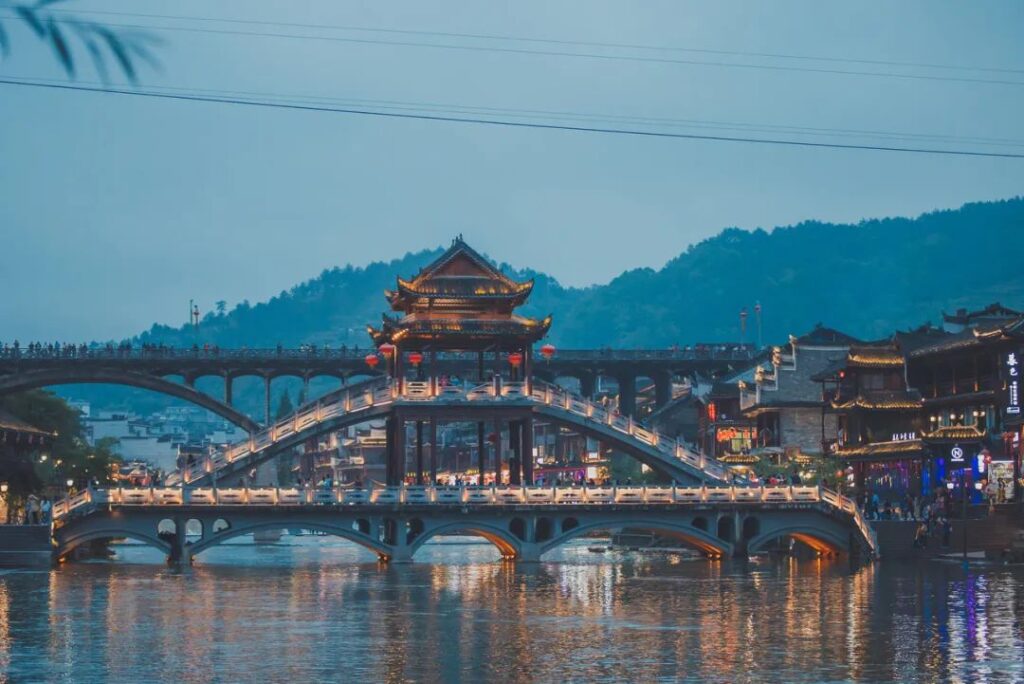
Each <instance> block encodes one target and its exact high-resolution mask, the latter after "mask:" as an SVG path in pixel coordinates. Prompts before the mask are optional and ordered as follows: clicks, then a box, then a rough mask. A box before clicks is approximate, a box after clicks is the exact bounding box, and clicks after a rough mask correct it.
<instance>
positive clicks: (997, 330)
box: [908, 316, 1024, 357]
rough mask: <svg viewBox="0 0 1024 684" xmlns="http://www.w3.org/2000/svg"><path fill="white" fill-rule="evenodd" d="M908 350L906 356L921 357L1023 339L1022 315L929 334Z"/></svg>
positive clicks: (1023, 324)
mask: <svg viewBox="0 0 1024 684" xmlns="http://www.w3.org/2000/svg"><path fill="white" fill-rule="evenodd" d="M929 337H931V339H924V340H922V341H920V343H919V344H918V345H916V346H914V348H913V349H911V350H910V351H909V352H908V356H911V357H921V356H928V355H930V354H940V353H945V352H955V351H960V350H966V349H972V348H976V347H982V346H984V345H987V344H997V343H999V342H1003V341H1008V340H1012V341H1016V342H1020V341H1024V316H1020V317H1018V318H1016V319H1014V320H1012V321H1009V322H1006V321H1004V322H1002V323H988V324H986V325H979V326H977V327H973V328H966V329H964V330H962V331H960V332H958V333H947V334H945V335H944V336H941V337H939V336H929Z"/></svg>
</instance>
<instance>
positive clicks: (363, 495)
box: [53, 485, 877, 549]
mask: <svg viewBox="0 0 1024 684" xmlns="http://www.w3.org/2000/svg"><path fill="white" fill-rule="evenodd" d="M467 504H477V505H488V506H506V505H557V506H567V507H571V506H579V505H595V504H598V505H623V506H628V505H654V504H661V505H672V506H675V505H684V506H685V505H709V504H723V505H743V504H748V505H769V506H792V505H817V506H822V507H825V508H827V509H838V510H840V511H842V512H844V513H846V514H849V515H850V516H851V517H852V519H853V521H854V524H855V525H856V526H857V529H858V530H859V531H860V532H861V534H862V535H863V536H864V538H865V539H866V540H867V541H868V543H869V544H870V545H871V547H872V549H877V542H876V541H875V536H874V531H873V530H872V529H871V528H870V527H869V526H868V525H867V522H866V521H865V519H864V517H863V516H862V515H861V512H860V510H859V509H858V508H857V506H856V505H855V503H854V502H853V501H852V500H851V499H848V498H846V497H844V496H843V495H841V494H838V493H836V492H833V491H830V490H827V489H824V488H822V487H676V486H671V487H668V486H658V487H645V486H626V487H620V486H607V487H586V486H584V487H539V486H522V487H520V486H511V487H495V486H491V487H434V486H413V487H407V486H404V485H403V486H398V487H380V488H371V489H348V488H343V487H337V488H332V489H323V488H315V489H313V488H294V487H293V488H280V487H261V488H248V487H234V488H220V489H218V488H214V487H196V488H190V487H184V488H178V487H148V488H142V487H139V488H123V487H119V488H112V489H93V488H87V489H84V490H82V491H81V492H78V493H76V494H75V495H74V496H72V497H70V498H66V499H64V500H63V501H58V502H56V503H55V504H54V506H53V519H54V521H55V522H57V523H58V524H61V523H62V522H63V521H64V520H65V519H66V518H68V517H69V516H70V515H71V514H73V513H88V512H90V511H92V510H94V509H95V508H96V507H100V506H123V507H156V508H166V507H173V506H188V505H201V506H228V507H233V506H254V507H268V506H269V507H276V506H355V505H370V506H376V505H379V506H464V505H467Z"/></svg>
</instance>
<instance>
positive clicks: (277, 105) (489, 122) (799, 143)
mask: <svg viewBox="0 0 1024 684" xmlns="http://www.w3.org/2000/svg"><path fill="white" fill-rule="evenodd" d="M0 85H13V86H22V87H32V88H48V89H53V90H62V91H73V92H90V93H106V94H112V95H131V96H135V97H150V98H157V99H164V100H181V101H186V102H208V103H216V104H234V105H247V106H251V107H266V108H272V109H288V110H298V111H307V112H331V113H335V114H350V115H357V116H374V117H381V118H390V119H411V120H420V121H437V122H448V123H464V124H478V125H486V126H503V127H509V128H531V129H542V130H557V131H573V132H578V133H604V134H609V135H632V136H640V137H650V138H675V139H682V140H707V141H714V142H740V143H753V144H761V145H789V146H794V147H818V148H828V149H842V150H869V151H876V152H907V153H917V154H937V155H953V156H964V157H998V158H1006V159H1024V154H1016V153H1012V152H984V151H978V150H944V149H937V148H924V147H898V146H885V145H857V144H847V143H828V142H810V141H803V140H784V139H772V138H748V137H741V136H723V135H699V134H692V133H674V132H669V131H646V130H639V129H625V128H599V127H592V126H567V125H564V124H551V123H535V122H525V121H508V120H502V119H481V118H474V117H458V116H441V115H429V114H408V113H399V112H385V111H379V110H370V109H352V108H340V107H326V106H316V105H303V104H293V103H285V102H268V101H261V100H244V99H237V98H228V97H210V96H202V95H185V94H174V93H155V92H146V91H137V90H121V89H116V88H97V87H89V86H81V85H69V84H56V83H43V82H38V81H17V80H11V79H0Z"/></svg>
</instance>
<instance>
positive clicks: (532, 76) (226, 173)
mask: <svg viewBox="0 0 1024 684" xmlns="http://www.w3.org/2000/svg"><path fill="white" fill-rule="evenodd" d="M62 6H65V7H67V8H68V9H69V10H72V9H73V10H76V11H78V12H79V13H80V15H79V16H81V17H82V18H88V19H92V20H98V21H105V22H107V23H110V24H125V25H133V26H138V25H141V26H145V27H147V28H148V29H149V30H151V31H152V32H154V33H158V34H159V35H160V36H161V37H162V38H163V40H164V41H165V42H164V44H163V45H162V46H160V47H159V48H158V49H157V51H158V53H159V55H160V57H161V60H162V62H163V68H162V71H160V72H156V71H153V70H151V69H148V68H145V67H143V68H142V84H141V88H143V89H145V88H151V89H162V88H167V89H181V90H173V91H166V92H196V91H203V92H204V93H205V92H206V91H207V90H208V91H211V92H213V93H215V94H223V93H250V94H251V93H258V94H259V96H260V97H261V98H262V99H281V98H289V99H291V100H297V99H303V100H306V101H311V99H312V98H322V99H320V100H317V102H320V103H324V102H328V100H329V104H331V106H338V105H341V104H344V103H348V104H352V103H357V104H359V105H360V106H363V107H370V108H374V109H380V108H383V107H404V108H406V109H403V110H402V111H424V110H425V109H426V108H427V107H428V106H430V107H433V108H434V109H443V110H446V111H451V110H454V109H463V108H494V109H497V110H502V112H503V113H502V114H500V116H501V117H502V118H508V117H510V116H512V115H514V114H515V113H509V112H508V111H507V110H544V111H546V112H561V113H567V112H568V113H572V114H575V115H581V114H582V115H587V116H590V117H596V119H593V120H586V121H583V120H581V119H568V118H561V119H557V118H556V116H555V115H553V114H545V115H534V116H535V117H536V119H537V120H540V119H543V120H544V121H547V122H551V121H563V122H567V123H572V124H579V123H584V124H592V125H597V126H605V127H608V126H611V127H628V128H637V127H641V128H644V127H645V128H647V129H651V128H652V127H653V128H657V129H659V130H672V131H677V132H690V133H705V134H706V133H711V134H722V135H748V136H754V137H787V138H792V139H801V140H829V141H837V142H843V143H850V142H853V143H871V144H879V143H882V144H896V145H912V146H932V147H955V148H970V149H986V150H1000V151H1011V152H1024V131H1022V130H1021V127H1022V124H1021V122H1022V121H1024V42H1022V41H1021V40H1020V29H1021V27H1024V3H1022V2H1020V1H1019V0H1005V1H1003V2H997V1H992V2H986V3H984V4H980V3H959V2H932V1H930V0H929V1H917V2H910V1H907V2H900V3H860V2H846V3H839V2H833V3H821V2H819V1H818V0H773V1H772V2H724V1H720V0H704V1H701V2H697V1H683V0H660V1H659V0H640V1H633V2H624V1H622V0H619V1H617V2H611V1H604V0H560V1H557V2H551V1H550V0H517V1H516V2H508V3H481V2H475V1H472V0H462V1H456V0H448V1H444V0H406V1H402V2H380V1H379V0H375V1H372V2H371V1H369V0H363V1H356V2H345V3H339V2H331V1H330V0H215V1H210V0H206V1H202V0H175V1H174V2H171V1H169V0H163V1H161V0H70V1H69V2H67V3H66V5H62ZM90 11H103V12H112V14H90V13H89V12H90ZM125 13H132V14H131V15H129V14H125ZM0 14H6V13H5V12H2V11H0ZM138 14H148V15H173V16H176V17H186V18H187V19H167V18H156V17H153V16H149V17H143V16H137V15H138ZM213 18H226V19H233V20H246V21H249V22H272V23H217V22H213V21H209V20H210V19H213ZM288 24H292V25H288ZM294 24H305V25H310V26H311V27H310V28H304V27H300V26H294ZM5 26H7V27H8V31H9V32H10V33H11V40H12V43H13V45H12V48H13V50H12V56H11V57H10V58H9V59H8V60H6V61H4V62H0V78H19V79H33V80H39V79H53V80H58V81H59V80H62V79H63V78H64V76H63V73H62V72H61V71H60V69H59V67H58V66H57V64H56V61H55V60H54V59H53V57H52V55H51V54H50V52H49V50H48V48H44V47H43V46H42V45H41V44H39V43H38V42H37V41H35V40H34V39H33V38H32V37H31V35H30V34H29V33H28V32H27V31H26V30H25V29H24V28H22V27H21V26H16V25H15V24H14V23H13V22H12V21H11V20H9V19H7V20H5ZM156 27H172V28H175V29H177V30H166V31H161V30H160V29H158V28H156ZM332 27H333V28H332ZM337 27H349V28H347V29H343V28H337ZM351 27H362V28H364V29H366V28H375V29H390V30H403V31H409V30H411V31H431V32H443V33H449V34H488V35H500V36H515V37H526V38H534V39H551V40H554V41H582V42H587V43H602V44H608V43H616V44H632V45H642V46H661V47H675V48H686V49H687V50H686V51H682V50H675V51H672V50H651V49H640V48H613V47H609V46H607V45H570V44H565V43H561V42H525V41H521V40H519V41H516V40H512V41H509V40H505V41H502V40H497V39H494V38H490V39H484V38H467V37H464V35H463V36H451V35H450V36H438V35H424V34H421V33H395V32H381V31H366V30H363V31H357V30H353V29H352V28H351ZM181 29H189V30H181ZM196 29H200V30H198V31H197V30H196ZM240 32H248V33H261V34H287V35H291V36H307V38H284V37H280V35H278V36H271V35H259V36H254V35H238V33H240ZM308 36H318V37H321V38H331V40H322V39H313V38H309V37H308ZM339 39H343V40H339ZM354 41H363V42H354ZM367 41H369V42H367ZM395 43H431V44H435V45H449V46H451V45H458V46H462V47H463V48H466V47H471V48H474V49H451V48H439V47H426V46H424V45H408V44H406V45H396V44H395ZM478 48H488V49H484V50H481V49H478ZM493 48H500V49H501V50H503V51H497V50H494V49H493ZM699 50H707V51H725V52H727V53H748V54H745V55H737V54H719V53H716V52H700V51H699ZM526 51H532V52H538V51H540V52H548V53H550V52H576V53H579V52H585V53H588V54H600V55H607V56H617V57H631V58H635V57H642V58H644V59H646V60H661V61H640V60H636V59H599V58H593V57H572V56H565V55H553V54H524V52H526ZM749 53H772V54H785V55H797V56H812V57H817V58H828V60H837V59H838V60H863V61H827V60H821V59H819V60H809V59H791V58H781V57H766V56H763V55H762V56H759V55H752V54H749ZM79 56H80V57H81V59H82V60H83V61H82V63H81V67H82V68H81V71H80V73H79V75H78V82H79V83H80V84H86V85H90V84H92V83H93V82H94V81H95V80H96V78H97V77H96V74H95V73H94V72H92V71H91V70H90V69H89V68H88V66H87V65H86V64H85V61H86V59H87V58H86V54H85V51H84V50H80V51H79ZM668 60H676V61H677V62H678V61H685V62H704V63H702V64H693V63H685V64H683V63H669V61H668ZM867 60H872V61H875V62H880V63H869V62H867ZM709 62H711V63H713V64H709ZM892 62H902V63H914V64H938V65H947V66H956V67H973V68H984V69H988V70H977V69H950V68H932V67H921V66H916V67H912V66H897V65H893V64H892ZM725 64H732V65H744V66H725ZM765 67H772V68H765ZM775 67H786V68H785V69H778V68H775ZM794 68H796V69H800V70H792V69H794ZM808 69H817V70H826V71H828V70H831V71H861V72H864V71H869V72H884V73H900V74H908V75H916V76H927V77H929V78H893V77H883V76H866V75H851V74H837V73H821V72H820V71H818V72H815V71H808ZM936 77H938V78H936ZM945 79H961V80H945ZM981 80H986V81H1004V83H980V82H978V81H981ZM1005 81H1010V82H1019V83H1020V85H1014V84H1013V83H1005ZM395 103H416V104H412V105H410V104H401V105H399V104H395ZM435 105H442V106H441V107H436V106H435ZM471 115H472V116H476V115H477V114H476V113H474V114H471ZM616 117H633V118H635V117H643V118H647V119H655V118H656V119H665V120H670V121H662V122H657V123H656V124H655V125H653V126H652V124H650V123H648V124H646V125H641V124H639V123H636V122H627V121H623V120H615V118H616ZM683 120H685V121H686V122H689V123H682V121H683ZM694 122H697V123H694ZM700 122H703V123H700ZM707 122H712V123H713V124H714V125H716V126H722V125H723V124H728V126H727V127H725V128H714V127H709V124H708V123H707ZM780 126H784V127H800V128H801V129H804V130H801V131H797V132H786V131H779V130H768V129H773V128H774V127H780ZM807 128H818V129H831V131H832V132H829V133H827V134H824V135H811V134H810V133H809V132H808V131H807V130H806V129H807ZM851 131H883V132H889V133H892V132H895V133H899V134H901V136H900V137H897V138H893V139H889V140H883V139H881V138H879V137H878V136H877V135H874V136H867V135H865V134H863V133H853V132H851ZM907 134H912V135H917V136H920V135H933V136H943V137H946V138H949V137H953V138H957V140H948V139H944V140H928V139H921V138H907V137H906V135H907ZM979 138H984V139H986V140H978V139H979ZM992 139H1002V140H1004V141H1006V140H1008V142H998V143H993V142H992ZM1022 188H1024V160H1020V159H1017V160H1013V159H987V158H967V157H946V156H928V155H911V154H892V153H881V152H867V151H842V150H824V149H806V148H796V147H776V146H767V145H751V144H740V143H730V142H708V141H692V140H677V139H664V138H640V137H633V136H613V135H602V134H593V133H578V132H564V131H545V130H528V129H511V128H499V127H491V126H480V125H471V124H453V123H438V122H428V121H410V120H394V119H381V118H375V117H360V116H351V115H342V114H336V113H311V112H302V111H293V110H272V109H261V108H255V107H245V106H239V105H229V104H210V103H196V102H183V101H170V100H159V99H147V98H136V97H131V96H123V95H111V94H96V93H78V92H61V91H55V90H44V89H33V88H25V87H20V86H11V85H0V292H2V293H3V295H2V296H0V342H10V341H11V340H13V339H14V338H15V337H18V338H20V339H21V341H22V342H24V341H26V340H29V339H34V338H45V339H48V340H52V339H62V340H65V339H70V340H83V339H107V338H116V337H121V336H126V335H130V334H133V333H135V332H138V331H140V330H142V329H143V328H146V327H148V326H149V325H150V324H151V323H153V322H154V321H159V322H167V323H183V322H184V320H185V318H186V314H187V305H188V300H189V299H190V298H196V299H197V300H198V302H199V303H200V306H201V308H202V309H203V311H204V312H205V311H206V310H209V309H210V308H211V307H212V304H213V302H214V301H216V300H218V299H225V300H227V301H228V303H229V305H230V306H233V305H234V303H236V302H237V301H239V300H241V299H249V300H250V301H258V300H261V299H265V298H266V297H268V296H271V295H273V294H275V293H277V292H278V291H280V290H281V289H282V288H287V287H289V286H291V285H293V284H295V283H296V282H298V281H300V280H304V279H307V278H309V277H312V276H314V275H316V274H317V273H318V272H319V271H320V270H322V269H323V268H327V267H331V266H335V265H343V264H346V263H353V264H357V265H361V264H365V263H366V262H369V261H372V260H379V259H389V258H392V257H396V256H399V255H400V254H402V253H404V252H406V251H409V250H418V249H422V248H426V247H433V246H437V245H440V244H447V243H448V241H449V240H450V239H451V237H452V236H454V235H455V234H457V233H460V232H461V233H464V234H465V237H466V239H467V240H468V241H470V243H471V244H473V245H474V246H476V247H477V248H479V249H481V250H482V251H485V252H487V253H489V254H490V255H491V256H493V257H496V258H498V259H500V260H505V261H509V262H511V263H513V264H515V265H517V266H531V267H533V268H536V269H538V270H543V271H547V272H549V273H551V274H553V275H554V276H556V277H557V278H559V279H560V280H561V281H562V282H564V283H567V284H571V285H586V284H590V283H595V282H603V281H606V280H608V279H609V278H611V277H614V276H615V275H616V274H618V273H619V272H621V271H622V270H624V269H627V268H633V267H638V266H652V267H659V266H661V265H662V264H664V262H665V261H666V260H668V259H670V258H671V257H673V256H675V255H676V254H678V253H679V252H681V251H682V250H684V249H685V248H686V247H687V246H688V245H689V244H691V243H693V242H695V241H699V240H701V239H703V238H705V237H708V236H710V235H713V234H715V233H717V232H718V231H719V230H720V229H721V228H723V227H726V226H740V227H743V228H755V227H759V226H761V227H772V226H775V225H785V224H790V223H795V222H799V221H801V220H805V219H823V220H831V221H857V220H859V219H861V218H866V217H878V216H885V215H916V214H918V213H921V212H924V211H928V210H931V209H935V208H946V207H955V206H958V205H959V204H961V203H963V202H966V201H972V200H984V199H996V198H1003V197H1008V196H1013V195H1018V194H1021V192H1022Z"/></svg>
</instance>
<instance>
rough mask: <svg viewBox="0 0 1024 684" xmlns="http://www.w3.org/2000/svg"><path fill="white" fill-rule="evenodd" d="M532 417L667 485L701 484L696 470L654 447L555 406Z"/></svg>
mask: <svg viewBox="0 0 1024 684" xmlns="http://www.w3.org/2000/svg"><path fill="white" fill-rule="evenodd" d="M534 413H535V414H537V415H541V416H543V417H544V418H545V419H546V420H549V421H551V422H552V423H555V424H557V425H561V426H563V427H567V428H570V429H572V430H575V431H577V432H580V433H582V434H584V435H586V436H588V437H592V438H594V439H596V440H598V441H599V442H602V443H604V444H607V445H609V446H612V447H614V448H616V449H618V450H619V451H621V452H622V453H624V454H626V455H627V456H630V457H631V458H634V459H636V460H638V461H640V462H641V463H643V464H644V465H646V466H648V467H650V468H651V469H652V470H654V471H655V472H658V473H660V474H661V475H663V476H665V477H666V478H667V479H668V480H669V481H672V480H675V481H677V482H681V483H687V482H689V483H702V478H701V477H700V475H698V473H697V471H696V469H692V468H690V467H689V466H687V465H686V464H684V463H683V462H682V461H677V460H676V459H675V458H674V457H672V456H669V455H667V454H665V453H663V452H661V451H659V450H658V448H657V447H654V446H650V445H649V444H646V443H644V442H641V441H640V440H638V439H636V438H634V437H630V436H629V435H625V434H622V433H620V432H618V431H616V430H612V429H611V428H608V427H607V426H605V425H603V424H601V423H594V422H592V421H589V420H584V419H582V418H579V417H578V416H576V414H574V413H570V412H569V411H566V410H565V409H563V408H561V407H558V406H549V405H537V406H535V407H534ZM666 464H671V466H672V467H673V468H675V469H677V470H675V472H673V471H672V470H670V469H668V468H666V467H665V466H666ZM690 470H693V472H690Z"/></svg>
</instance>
